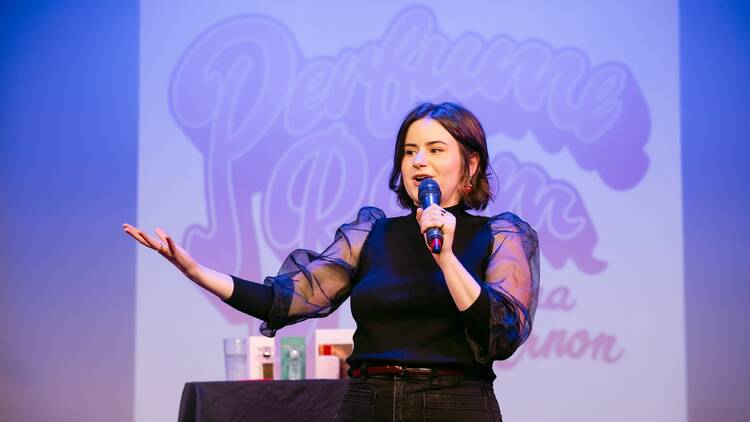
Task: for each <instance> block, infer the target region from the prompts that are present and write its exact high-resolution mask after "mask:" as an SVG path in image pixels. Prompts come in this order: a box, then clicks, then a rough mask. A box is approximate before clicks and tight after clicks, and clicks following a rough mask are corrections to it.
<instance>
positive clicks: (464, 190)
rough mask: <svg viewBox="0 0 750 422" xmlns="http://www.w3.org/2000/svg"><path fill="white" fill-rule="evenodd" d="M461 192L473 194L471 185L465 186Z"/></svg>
mask: <svg viewBox="0 0 750 422" xmlns="http://www.w3.org/2000/svg"><path fill="white" fill-rule="evenodd" d="M461 190H462V191H463V193H465V194H468V193H470V192H471V185H470V184H466V185H464V187H463V188H461Z"/></svg>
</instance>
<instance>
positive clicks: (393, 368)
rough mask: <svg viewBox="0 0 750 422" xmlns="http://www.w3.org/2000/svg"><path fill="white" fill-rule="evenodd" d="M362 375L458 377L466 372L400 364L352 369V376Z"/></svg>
mask: <svg viewBox="0 0 750 422" xmlns="http://www.w3.org/2000/svg"><path fill="white" fill-rule="evenodd" d="M362 375H400V376H406V377H408V376H421V377H441V376H443V377H450V376H455V377H460V376H464V375H466V372H464V371H460V370H457V369H438V368H407V367H405V366H400V365H382V366H367V367H365V368H364V370H363V368H356V369H354V370H352V377H353V378H359V377H361V376H362Z"/></svg>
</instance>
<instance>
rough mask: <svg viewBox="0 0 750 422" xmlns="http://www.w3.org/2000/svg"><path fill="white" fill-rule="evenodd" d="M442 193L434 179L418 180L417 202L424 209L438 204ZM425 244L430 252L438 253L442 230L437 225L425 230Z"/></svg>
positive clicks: (441, 245) (440, 246)
mask: <svg viewBox="0 0 750 422" xmlns="http://www.w3.org/2000/svg"><path fill="white" fill-rule="evenodd" d="M442 196H443V194H442V193H441V192H440V186H439V185H438V184H437V182H436V181H435V179H424V180H422V181H421V182H419V204H420V206H421V207H422V209H423V210H426V209H427V207H429V206H430V205H432V204H438V206H439V205H440V199H441V198H442ZM425 236H426V237H427V244H428V245H430V249H432V253H440V250H441V249H442V248H443V231H442V230H441V229H440V228H439V227H430V228H429V229H427V231H426V232H425Z"/></svg>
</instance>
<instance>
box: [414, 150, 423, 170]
mask: <svg viewBox="0 0 750 422" xmlns="http://www.w3.org/2000/svg"><path fill="white" fill-rule="evenodd" d="M411 164H412V165H413V166H414V167H422V166H424V165H425V159H424V152H421V151H420V152H418V153H417V154H416V155H415V156H414V159H413V160H412V162H411Z"/></svg>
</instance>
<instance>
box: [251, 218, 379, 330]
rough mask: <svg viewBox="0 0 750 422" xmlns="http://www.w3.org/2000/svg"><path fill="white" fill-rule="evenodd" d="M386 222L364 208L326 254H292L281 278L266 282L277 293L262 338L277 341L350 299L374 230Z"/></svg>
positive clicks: (301, 251) (339, 233)
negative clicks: (286, 331)
mask: <svg viewBox="0 0 750 422" xmlns="http://www.w3.org/2000/svg"><path fill="white" fill-rule="evenodd" d="M384 218H385V213H383V211H382V210H380V209H378V208H375V207H364V208H362V209H360V210H359V213H358V215H357V219H356V220H355V221H353V222H351V223H348V224H344V225H342V226H341V227H339V228H338V230H336V235H335V237H334V240H333V243H331V244H330V245H329V246H328V247H327V248H326V249H325V250H324V251H323V252H322V253H316V252H313V251H309V250H306V249H297V250H295V251H293V252H292V253H291V254H289V256H288V257H287V258H286V260H284V263H283V264H282V265H281V269H280V270H279V274H278V275H277V276H275V277H266V279H265V280H264V281H263V284H265V285H266V286H270V287H271V288H272V289H273V303H272V305H271V308H270V311H269V313H268V318H267V319H265V322H264V323H263V324H261V327H260V332H261V334H263V335H265V336H268V337H273V336H274V335H275V334H276V330H278V329H280V328H282V327H284V326H286V325H289V324H294V323H296V322H300V321H303V320H305V319H308V318H320V317H324V316H326V315H329V314H330V313H331V312H333V311H335V310H336V308H338V307H339V306H340V305H341V303H343V302H344V300H346V298H347V297H349V293H350V292H351V277H352V276H353V275H354V273H355V270H356V267H357V264H358V262H359V255H360V251H361V250H362V246H363V245H364V243H365V240H366V239H367V236H368V235H369V234H370V230H372V227H373V225H374V224H375V223H376V222H377V221H378V220H381V219H384Z"/></svg>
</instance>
